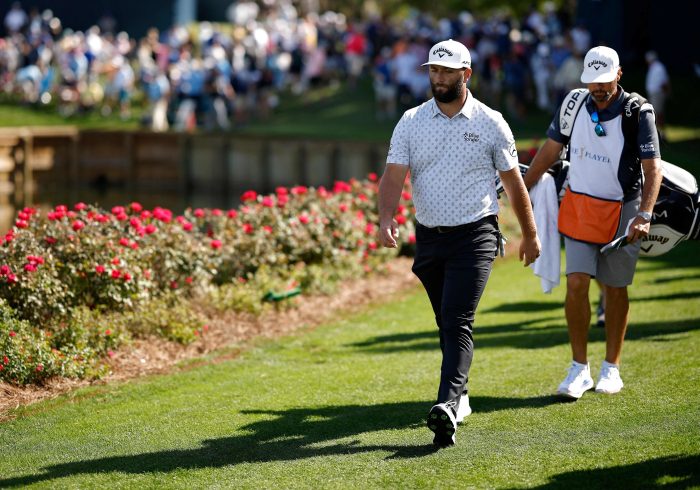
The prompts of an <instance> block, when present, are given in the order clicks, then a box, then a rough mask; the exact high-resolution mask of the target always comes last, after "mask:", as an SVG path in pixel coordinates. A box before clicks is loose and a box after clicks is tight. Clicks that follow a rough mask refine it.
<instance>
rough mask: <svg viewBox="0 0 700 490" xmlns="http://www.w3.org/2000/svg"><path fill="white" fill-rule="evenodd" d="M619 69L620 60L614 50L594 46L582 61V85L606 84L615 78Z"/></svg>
mask: <svg viewBox="0 0 700 490" xmlns="http://www.w3.org/2000/svg"><path fill="white" fill-rule="evenodd" d="M618 68H620V58H619V57H618V56H617V53H616V52H615V50H614V49H612V48H608V47H607V46H596V47H595V48H591V49H590V50H589V51H588V53H586V58H585V59H584V60H583V73H581V81H582V82H583V83H608V82H612V81H613V80H615V79H616V78H617V70H618Z"/></svg>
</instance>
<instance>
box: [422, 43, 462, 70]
mask: <svg viewBox="0 0 700 490" xmlns="http://www.w3.org/2000/svg"><path fill="white" fill-rule="evenodd" d="M426 65H440V66H445V67H447V68H457V69H458V68H470V67H471V66H472V57H471V55H470V54H469V50H468V49H467V47H466V46H465V45H464V44H462V43H460V42H457V41H453V40H452V39H448V40H447V41H441V42H439V43H437V44H436V45H435V46H433V47H432V48H430V55H429V56H428V62H427V63H423V66H426Z"/></svg>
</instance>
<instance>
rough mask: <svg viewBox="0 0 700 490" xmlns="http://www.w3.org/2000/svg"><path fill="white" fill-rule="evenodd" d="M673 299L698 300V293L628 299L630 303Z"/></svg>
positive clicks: (699, 294)
mask: <svg viewBox="0 0 700 490" xmlns="http://www.w3.org/2000/svg"><path fill="white" fill-rule="evenodd" d="M674 299H700V291H685V292H683V293H671V294H659V295H654V296H641V297H630V302H631V303H634V302H638V301H671V300H674Z"/></svg>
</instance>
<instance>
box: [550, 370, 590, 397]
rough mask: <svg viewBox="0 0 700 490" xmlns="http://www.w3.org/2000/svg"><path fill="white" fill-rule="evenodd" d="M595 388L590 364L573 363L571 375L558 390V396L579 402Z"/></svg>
mask: <svg viewBox="0 0 700 490" xmlns="http://www.w3.org/2000/svg"><path fill="white" fill-rule="evenodd" d="M591 388H593V378H591V370H590V368H589V367H588V363H586V364H580V363H578V362H576V361H571V367H570V368H569V374H568V375H567V376H566V379H564V381H562V382H561V384H560V385H559V388H557V394H559V395H563V396H566V397H568V398H574V399H576V400H578V399H579V398H581V395H583V394H584V393H585V392H586V391H588V390H590V389H591Z"/></svg>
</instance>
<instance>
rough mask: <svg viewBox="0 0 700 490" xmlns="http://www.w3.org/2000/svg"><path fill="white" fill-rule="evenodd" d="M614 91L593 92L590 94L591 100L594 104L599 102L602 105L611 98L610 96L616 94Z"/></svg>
mask: <svg viewBox="0 0 700 490" xmlns="http://www.w3.org/2000/svg"><path fill="white" fill-rule="evenodd" d="M616 91H617V88H616V89H614V90H610V91H606V90H600V91H598V90H595V91H593V92H591V97H593V100H595V101H596V102H600V103H601V104H602V103H605V102H607V101H609V100H610V99H611V98H612V96H613V95H614V94H615V93H616Z"/></svg>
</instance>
